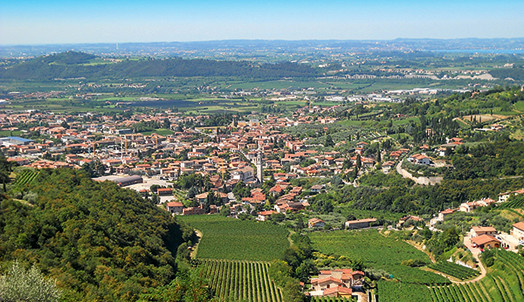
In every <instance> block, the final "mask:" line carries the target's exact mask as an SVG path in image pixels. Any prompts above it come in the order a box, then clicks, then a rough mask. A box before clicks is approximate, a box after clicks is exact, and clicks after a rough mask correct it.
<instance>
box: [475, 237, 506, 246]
mask: <svg viewBox="0 0 524 302" xmlns="http://www.w3.org/2000/svg"><path fill="white" fill-rule="evenodd" d="M493 241H495V242H499V243H500V241H499V240H498V239H497V238H495V237H493V236H490V235H480V236H478V237H475V238H473V239H471V242H473V243H475V244H476V245H483V244H486V243H489V242H493Z"/></svg>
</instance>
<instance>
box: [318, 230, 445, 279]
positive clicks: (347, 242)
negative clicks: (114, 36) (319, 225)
mask: <svg viewBox="0 0 524 302" xmlns="http://www.w3.org/2000/svg"><path fill="white" fill-rule="evenodd" d="M310 238H311V241H312V242H313V247H314V248H315V249H316V250H318V251H320V252H322V253H325V254H326V253H327V254H329V253H333V254H338V255H343V256H347V257H349V258H350V259H362V261H363V262H364V264H365V265H367V266H370V267H373V268H376V269H382V270H385V271H386V272H388V273H389V274H391V275H393V278H397V279H399V280H401V281H404V282H411V283H447V282H449V280H447V279H446V278H444V277H441V276H439V275H437V274H434V273H431V272H427V271H423V270H421V269H419V268H413V267H409V266H405V265H402V264H401V262H402V260H408V259H417V260H422V261H424V262H426V263H430V262H431V261H430V259H429V257H428V256H427V255H426V254H424V253H423V252H421V251H419V250H417V249H416V248H414V247H412V246H411V245H409V244H407V243H405V242H403V241H402V240H398V239H395V238H393V237H385V236H383V235H381V234H380V233H379V232H378V231H377V230H362V231H334V232H316V233H311V235H310Z"/></svg>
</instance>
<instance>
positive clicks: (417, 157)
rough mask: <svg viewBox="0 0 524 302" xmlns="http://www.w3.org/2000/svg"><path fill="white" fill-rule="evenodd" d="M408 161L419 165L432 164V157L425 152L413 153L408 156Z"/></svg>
mask: <svg viewBox="0 0 524 302" xmlns="http://www.w3.org/2000/svg"><path fill="white" fill-rule="evenodd" d="M408 161H410V162H412V163H414V164H417V165H426V166H428V165H430V164H431V159H430V158H429V157H427V156H426V155H424V154H413V155H411V156H410V157H408Z"/></svg>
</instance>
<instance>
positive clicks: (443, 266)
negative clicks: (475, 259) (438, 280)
mask: <svg viewBox="0 0 524 302" xmlns="http://www.w3.org/2000/svg"><path fill="white" fill-rule="evenodd" d="M428 267H429V268H431V269H434V270H436V271H439V272H442V273H444V274H446V275H449V276H452V277H455V278H457V279H460V280H466V279H471V278H473V277H476V276H478V275H479V274H480V272H479V271H477V270H474V269H471V268H468V267H465V266H462V265H458V264H455V263H452V262H448V261H440V262H437V263H433V264H430V265H428Z"/></svg>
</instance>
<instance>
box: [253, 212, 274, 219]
mask: <svg viewBox="0 0 524 302" xmlns="http://www.w3.org/2000/svg"><path fill="white" fill-rule="evenodd" d="M275 213H276V212H275V211H262V212H258V213H257V214H258V216H257V220H258V221H267V220H268V218H269V217H271V215H273V214H275Z"/></svg>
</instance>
